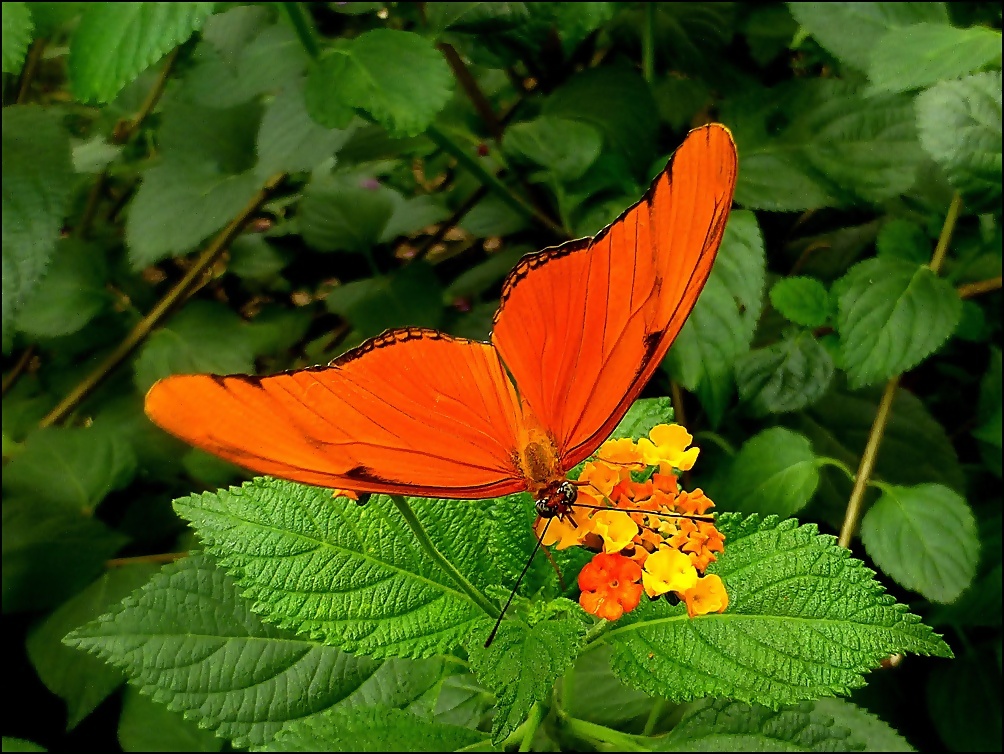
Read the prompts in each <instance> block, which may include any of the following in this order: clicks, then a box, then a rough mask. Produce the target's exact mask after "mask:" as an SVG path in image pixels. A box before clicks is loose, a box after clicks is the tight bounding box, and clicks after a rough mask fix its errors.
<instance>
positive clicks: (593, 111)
mask: <svg viewBox="0 0 1004 754" xmlns="http://www.w3.org/2000/svg"><path fill="white" fill-rule="evenodd" d="M657 109H658V108H657V106H656V104H655V100H654V99H653V98H652V93H651V92H650V91H649V87H648V84H646V83H645V80H644V79H643V78H642V77H641V76H640V75H639V74H638V72H637V71H635V70H634V69H632V68H628V67H626V66H598V67H596V68H587V69H586V70H584V71H582V72H581V73H577V74H575V75H574V76H572V77H571V78H570V79H568V81H566V82H565V83H564V84H563V85H562V86H560V87H559V88H558V89H556V90H555V91H554V92H552V93H551V95H550V96H549V97H548V98H547V99H546V100H545V101H544V108H543V113H544V115H547V116H550V117H555V118H567V119H570V120H577V121H582V122H584V123H588V124H590V125H592V126H594V127H596V128H597V129H599V131H600V132H601V133H602V134H603V136H604V139H605V141H606V143H607V144H608V145H609V146H610V148H611V149H613V150H614V151H615V152H617V153H619V154H620V155H621V156H622V157H623V158H624V159H626V160H627V162H628V164H629V165H630V166H631V169H632V170H633V171H634V173H635V174H636V175H640V174H641V173H643V172H644V171H646V170H648V167H649V166H650V165H651V164H652V161H653V160H654V159H655V156H656V154H655V151H656V145H655V140H656V132H657V131H658V127H659V119H658V117H657V115H656V111H657Z"/></svg>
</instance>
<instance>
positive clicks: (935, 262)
mask: <svg viewBox="0 0 1004 754" xmlns="http://www.w3.org/2000/svg"><path fill="white" fill-rule="evenodd" d="M961 211H962V194H960V193H959V192H958V191H956V192H955V196H953V197H952V203H951V205H949V207H948V214H946V215H945V224H944V225H942V226H941V235H940V236H938V245H937V246H935V247H934V255H933V256H932V257H931V264H930V268H931V270H933V271H934V272H935V273H938V272H939V271H940V270H941V263H942V262H944V261H945V254H946V253H947V252H948V244H949V242H950V241H951V240H952V233H953V232H954V231H955V221H956V220H958V219H959V213H960V212H961Z"/></svg>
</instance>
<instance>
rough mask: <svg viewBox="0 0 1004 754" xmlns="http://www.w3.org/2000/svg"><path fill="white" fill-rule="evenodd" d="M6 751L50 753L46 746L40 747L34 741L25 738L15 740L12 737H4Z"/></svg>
mask: <svg viewBox="0 0 1004 754" xmlns="http://www.w3.org/2000/svg"><path fill="white" fill-rule="evenodd" d="M3 750H4V751H48V749H46V748H45V747H44V746H39V745H38V744H36V743H34V742H33V741H28V740H26V739H24V738H14V737H12V736H4V737H3Z"/></svg>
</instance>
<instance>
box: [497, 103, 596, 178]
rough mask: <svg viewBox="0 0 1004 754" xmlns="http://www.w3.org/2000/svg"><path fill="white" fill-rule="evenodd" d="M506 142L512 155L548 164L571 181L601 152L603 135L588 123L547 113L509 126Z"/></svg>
mask: <svg viewBox="0 0 1004 754" xmlns="http://www.w3.org/2000/svg"><path fill="white" fill-rule="evenodd" d="M502 143H503V146H504V148H505V150H506V152H508V153H510V154H511V155H514V156H515V157H517V158H523V159H524V160H529V161H530V162H532V163H535V164H537V165H541V166H543V167H545V168H547V169H548V170H550V171H551V172H552V174H553V175H554V177H555V178H557V179H558V180H562V181H566V180H567V181H571V180H575V179H576V178H580V177H581V176H582V174H583V173H585V172H586V170H588V169H589V166H590V165H592V164H593V163H594V162H595V161H596V158H597V157H599V156H600V150H601V149H602V147H603V137H602V135H601V134H600V132H599V131H598V130H597V129H596V128H595V127H594V126H592V125H590V124H588V123H583V122H582V121H576V120H569V119H566V118H556V117H551V116H547V115H543V116H541V117H539V118H537V119H536V120H531V121H527V122H525V123H516V124H515V125H512V126H509V127H508V128H507V129H506V131H505V140H504V141H503V142H502Z"/></svg>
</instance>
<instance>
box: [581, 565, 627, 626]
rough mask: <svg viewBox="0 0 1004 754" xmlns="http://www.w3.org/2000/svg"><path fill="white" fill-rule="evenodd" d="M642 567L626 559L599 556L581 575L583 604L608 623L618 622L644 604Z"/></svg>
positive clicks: (586, 566) (587, 610) (587, 609)
mask: <svg viewBox="0 0 1004 754" xmlns="http://www.w3.org/2000/svg"><path fill="white" fill-rule="evenodd" d="M640 578H641V566H639V565H638V564H637V563H635V562H634V561H633V560H631V559H630V558H625V557H624V556H623V555H610V554H608V553H605V552H601V553H599V554H598V555H597V556H596V557H594V558H593V559H592V560H590V561H589V562H588V563H586V565H585V566H584V567H583V568H582V570H581V571H579V589H581V590H582V594H581V595H580V596H579V604H580V605H582V607H583V608H585V610H586V612H588V613H592V614H593V615H596V616H598V617H600V618H603V619H604V620H617V619H618V618H620V617H621V616H622V615H624V613H627V612H630V611H632V610H634V609H635V608H636V607H638V603H639V602H640V601H641V592H642V587H641V584H639V583H638V580H639V579H640Z"/></svg>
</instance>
